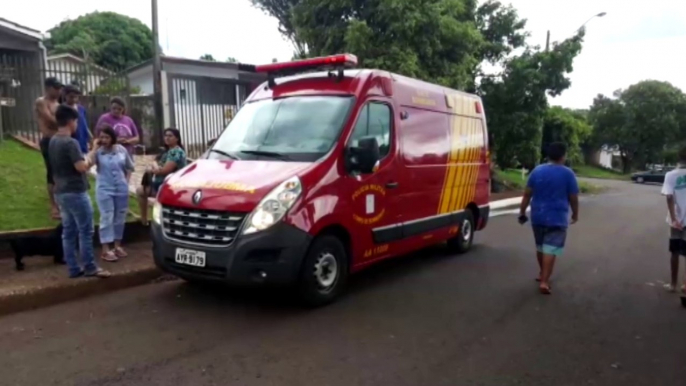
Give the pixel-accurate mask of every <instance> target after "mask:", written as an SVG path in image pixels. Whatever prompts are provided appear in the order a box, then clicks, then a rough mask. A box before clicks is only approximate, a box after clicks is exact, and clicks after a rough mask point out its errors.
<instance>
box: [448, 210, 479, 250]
mask: <svg viewBox="0 0 686 386" xmlns="http://www.w3.org/2000/svg"><path fill="white" fill-rule="evenodd" d="M473 242H474V213H472V211H471V210H470V209H466V210H465V215H464V218H463V219H462V222H461V223H460V229H459V230H458V234H457V236H455V237H453V238H452V239H450V240H448V249H449V250H450V251H451V252H454V253H459V254H462V253H466V252H467V251H469V250H470V249H471V248H472V243H473Z"/></svg>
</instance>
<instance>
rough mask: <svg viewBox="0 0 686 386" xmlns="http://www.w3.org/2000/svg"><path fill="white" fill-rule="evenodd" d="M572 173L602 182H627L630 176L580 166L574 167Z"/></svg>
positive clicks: (598, 168)
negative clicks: (601, 180)
mask: <svg viewBox="0 0 686 386" xmlns="http://www.w3.org/2000/svg"><path fill="white" fill-rule="evenodd" d="M574 171H575V172H576V175H577V176H579V177H585V178H599V179H603V180H628V179H629V177H630V176H628V175H626V174H622V173H619V172H616V171H614V170H608V169H603V168H600V167H597V166H590V165H581V166H575V167H574Z"/></svg>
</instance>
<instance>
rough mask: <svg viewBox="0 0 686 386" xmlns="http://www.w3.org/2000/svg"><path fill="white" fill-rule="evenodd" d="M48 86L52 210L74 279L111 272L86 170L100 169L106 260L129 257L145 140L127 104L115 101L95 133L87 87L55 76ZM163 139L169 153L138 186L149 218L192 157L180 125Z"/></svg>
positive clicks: (44, 143)
mask: <svg viewBox="0 0 686 386" xmlns="http://www.w3.org/2000/svg"><path fill="white" fill-rule="evenodd" d="M44 85H45V92H44V95H43V96H42V97H40V98H38V99H37V100H36V104H35V111H36V118H37V121H38V127H39V130H40V132H41V135H42V137H41V140H40V149H41V153H42V154H43V159H44V161H45V166H46V170H47V187H48V195H49V197H50V201H51V204H52V210H51V212H52V213H51V214H52V216H53V218H55V219H60V220H61V221H62V225H63V232H62V246H63V249H64V258H65V262H66V263H67V267H68V270H69V277H72V278H76V277H81V276H92V277H101V278H105V277H109V276H110V273H109V272H108V271H106V270H104V269H102V268H100V267H99V266H98V264H97V262H96V259H95V252H94V248H93V234H94V224H93V223H94V211H93V206H92V203H91V200H90V196H89V194H88V190H89V189H90V185H89V179H88V176H87V173H88V172H89V170H91V168H92V167H93V166H95V167H96V171H97V172H96V188H95V192H96V194H95V198H96V202H97V205H98V209H99V211H100V228H99V236H100V244H101V245H102V255H101V258H102V260H104V261H108V262H116V261H118V260H119V259H120V258H124V257H126V256H127V252H126V250H125V249H124V248H123V246H122V240H123V237H124V226H125V223H126V217H127V214H128V210H129V184H130V179H131V175H132V173H133V171H134V161H133V159H134V150H135V146H136V145H137V144H138V143H139V142H140V134H139V131H138V128H137V127H136V124H135V123H134V121H133V119H131V118H130V117H129V116H127V115H126V104H125V102H124V101H123V100H122V99H121V98H116V97H115V98H112V99H111V100H110V111H109V112H107V113H105V114H103V115H102V116H100V118H99V119H98V121H97V123H96V127H95V130H94V133H91V131H90V129H89V127H88V119H87V115H86V109H85V108H84V107H83V106H82V105H80V104H79V96H80V95H81V92H80V89H79V88H78V87H77V86H76V85H67V86H63V85H62V84H61V83H60V82H59V81H58V80H57V79H55V78H48V79H46V80H45V83H44ZM164 142H165V148H166V151H165V152H164V153H162V154H161V155H160V156H158V157H157V163H156V164H155V165H153V166H151V167H149V168H148V169H147V170H146V173H145V175H144V177H143V179H142V181H141V187H140V188H138V189H137V193H138V198H139V203H140V207H141V220H142V221H143V222H144V223H147V202H148V197H151V196H152V197H154V196H155V195H156V193H157V190H158V189H159V187H160V186H161V185H162V182H163V181H164V178H165V177H166V176H167V175H169V174H171V173H174V172H175V171H177V170H179V169H181V168H183V167H184V166H186V162H187V160H186V155H185V151H184V149H183V146H182V144H181V136H180V133H179V131H178V130H176V129H166V130H165V131H164ZM77 251H78V253H79V255H80V261H79V259H77V257H76V255H77Z"/></svg>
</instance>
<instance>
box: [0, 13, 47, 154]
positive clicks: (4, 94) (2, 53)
mask: <svg viewBox="0 0 686 386" xmlns="http://www.w3.org/2000/svg"><path fill="white" fill-rule="evenodd" d="M45 57H46V51H45V46H43V35H42V34H41V32H40V31H38V30H35V29H32V28H29V27H25V26H23V25H20V24H17V23H14V22H11V21H9V20H7V19H3V18H0V134H2V132H4V133H6V134H14V135H21V136H23V137H25V138H27V139H30V140H34V141H38V133H37V131H36V130H37V126H36V123H35V122H34V120H33V103H34V101H35V100H36V98H38V97H39V96H40V95H41V94H42V93H43V79H44V74H43V69H44V68H45Z"/></svg>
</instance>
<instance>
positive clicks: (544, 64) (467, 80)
mask: <svg viewBox="0 0 686 386" xmlns="http://www.w3.org/2000/svg"><path fill="white" fill-rule="evenodd" d="M252 1H253V4H255V5H256V6H257V7H259V8H260V9H262V10H264V11H266V12H267V13H268V14H270V15H272V16H274V17H275V18H276V19H277V20H278V21H279V25H280V29H281V32H282V33H283V34H284V36H286V37H288V38H289V39H291V40H292V41H294V42H297V43H298V44H300V46H299V47H300V48H302V49H303V51H301V52H296V53H295V55H294V58H300V57H303V56H304V55H305V54H306V55H309V56H320V55H331V54H334V53H341V52H351V53H354V54H356V55H357V56H358V58H359V60H360V62H361V63H360V65H361V66H362V67H371V68H381V69H384V70H388V71H392V72H396V73H400V74H403V75H406V76H411V77H415V78H420V79H423V80H426V81H429V82H433V83H438V84H441V85H444V86H448V87H451V88H455V89H460V90H465V91H468V92H476V93H479V94H481V95H482V96H483V98H484V103H485V105H486V111H487V116H488V120H489V128H490V131H491V132H492V134H493V135H492V140H493V141H492V144H493V145H492V146H491V148H492V149H493V150H495V154H496V160H497V162H498V163H499V164H500V165H501V166H510V165H511V164H512V162H514V159H515V157H516V158H518V159H519V161H520V162H527V163H534V164H535V162H536V160H537V159H538V156H539V154H540V147H541V135H542V131H541V130H542V126H543V120H544V116H545V113H546V110H547V108H548V104H547V98H546V94H548V95H559V94H560V93H561V92H562V91H564V90H565V89H566V88H568V87H569V85H570V82H569V79H568V78H567V77H566V74H568V73H569V72H571V71H572V62H573V60H574V57H575V56H576V55H578V53H579V52H580V50H581V43H582V40H583V39H582V38H583V31H580V32H579V33H578V34H577V35H575V36H574V37H572V38H570V39H568V40H566V41H564V42H562V43H560V44H557V45H554V47H553V49H552V50H550V51H549V52H542V51H540V49H538V48H537V47H529V46H526V44H525V42H526V38H527V37H528V36H529V34H528V33H527V32H526V30H525V29H524V28H525V25H526V21H525V20H523V19H520V18H519V16H518V14H517V11H516V10H515V9H514V8H512V7H511V6H503V5H502V3H500V2H499V1H495V0H487V1H485V2H483V3H481V4H480V5H479V4H478V3H479V2H478V1H477V0H364V1H363V0H336V1H330V0H252ZM519 50H522V51H523V53H521V54H520V55H515V52H518V51H519ZM484 64H489V66H488V67H495V68H500V69H502V71H501V72H500V73H499V74H495V75H493V74H489V73H487V72H486V71H484V68H486V66H484Z"/></svg>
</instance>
